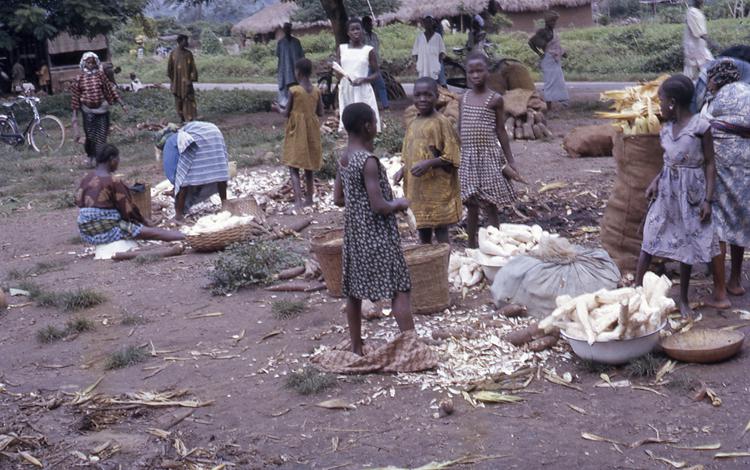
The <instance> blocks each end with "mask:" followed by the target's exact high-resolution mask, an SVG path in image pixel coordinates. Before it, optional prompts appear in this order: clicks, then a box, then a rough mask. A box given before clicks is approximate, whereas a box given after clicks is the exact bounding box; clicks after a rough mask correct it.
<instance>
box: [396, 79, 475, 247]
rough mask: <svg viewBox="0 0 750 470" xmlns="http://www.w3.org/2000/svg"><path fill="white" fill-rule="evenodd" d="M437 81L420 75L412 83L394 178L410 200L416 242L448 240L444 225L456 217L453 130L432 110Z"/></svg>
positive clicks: (456, 162) (457, 155) (456, 155)
mask: <svg viewBox="0 0 750 470" xmlns="http://www.w3.org/2000/svg"><path fill="white" fill-rule="evenodd" d="M437 99H438V88H437V82H436V81H435V80H433V79H432V78H429V77H423V78H420V79H419V80H417V81H416V82H415V83H414V106H415V107H416V108H417V111H418V113H419V114H418V115H417V117H416V119H414V121H413V122H412V123H411V124H409V127H408V128H407V129H406V135H405V136H404V144H403V149H402V152H401V158H402V159H403V162H404V166H403V167H402V168H401V169H400V170H399V171H398V172H397V173H396V175H395V176H394V182H395V183H398V182H399V181H400V180H401V179H402V178H403V180H404V196H405V197H406V198H407V199H409V200H410V201H411V209H412V211H413V212H414V218H415V219H416V220H417V230H418V232H419V240H420V242H422V243H424V244H429V243H432V235H433V232H434V234H435V238H436V239H437V241H438V243H450V240H449V237H448V226H449V225H451V224H455V223H457V222H458V220H459V218H460V217H461V187H460V184H459V181H458V165H459V161H460V155H461V150H460V148H459V144H458V134H457V133H456V130H455V128H454V127H453V124H451V122H450V120H448V118H447V117H445V116H443V115H442V114H441V113H439V112H437V111H436V110H435V103H436V102H437Z"/></svg>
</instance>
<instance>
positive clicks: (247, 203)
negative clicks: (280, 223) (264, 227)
mask: <svg viewBox="0 0 750 470" xmlns="http://www.w3.org/2000/svg"><path fill="white" fill-rule="evenodd" d="M226 210H228V211H229V212H230V213H231V214H232V215H236V216H240V217H244V216H247V215H252V216H253V220H255V221H256V222H258V223H262V222H265V220H266V214H265V212H263V209H261V208H260V207H258V203H257V202H256V201H255V198H254V197H253V196H247V197H242V198H238V199H227V202H226Z"/></svg>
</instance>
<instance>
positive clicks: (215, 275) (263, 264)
mask: <svg viewBox="0 0 750 470" xmlns="http://www.w3.org/2000/svg"><path fill="white" fill-rule="evenodd" d="M301 262H302V258H301V257H300V256H299V255H297V254H295V253H293V252H291V251H290V250H288V249H285V248H283V247H282V246H281V245H280V244H278V243H276V242H249V243H235V244H234V245H232V246H230V247H229V248H227V249H226V250H225V251H224V252H223V253H221V254H219V257H218V258H217V259H216V260H215V261H214V269H213V271H211V273H210V274H209V277H210V282H209V287H210V288H211V292H212V293H213V294H214V295H222V294H228V293H230V292H236V291H237V290H238V289H240V288H241V287H245V286H249V285H254V284H268V283H269V282H271V281H272V280H273V275H274V274H276V273H278V272H279V271H281V270H283V269H287V268H291V267H293V266H298V265H299V264H300V263H301Z"/></svg>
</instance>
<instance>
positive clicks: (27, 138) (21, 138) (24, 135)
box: [0, 96, 41, 145]
mask: <svg viewBox="0 0 750 470" xmlns="http://www.w3.org/2000/svg"><path fill="white" fill-rule="evenodd" d="M18 99H19V100H23V101H24V102H25V103H26V104H28V105H29V106H30V107H31V111H32V112H33V113H34V117H33V118H32V119H30V120H29V123H28V124H26V129H25V130H24V131H23V132H19V131H20V129H19V127H18V120H17V119H16V114H15V113H14V112H13V108H12V107H11V108H9V110H8V114H0V119H3V118H5V119H7V120H8V122H10V124H11V126H12V127H13V129H14V130H15V131H16V132H15V133H14V134H0V140H1V141H3V142H5V143H6V144H8V145H21V144H22V143H24V142H26V143H27V144H28V145H31V126H33V125H34V124H35V123H38V122H39V121H40V120H41V117H40V116H39V110H37V109H36V105H35V104H34V101H35V100H38V98H33V97H27V96H19V97H18ZM18 103H20V101H17V102H16V104H18Z"/></svg>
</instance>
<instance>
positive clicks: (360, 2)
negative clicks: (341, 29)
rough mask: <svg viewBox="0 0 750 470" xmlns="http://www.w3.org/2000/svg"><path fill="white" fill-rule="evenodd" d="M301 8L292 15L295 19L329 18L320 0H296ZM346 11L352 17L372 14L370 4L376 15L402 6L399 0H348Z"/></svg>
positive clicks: (307, 20) (316, 19)
mask: <svg viewBox="0 0 750 470" xmlns="http://www.w3.org/2000/svg"><path fill="white" fill-rule="evenodd" d="M296 2H297V5H299V7H300V8H299V10H297V12H296V13H295V14H294V16H292V19H293V20H294V21H300V22H314V21H325V20H327V19H328V17H327V16H326V13H325V10H324V9H323V5H322V4H321V2H320V0H296ZM344 5H345V6H346V13H347V14H348V15H349V17H350V18H353V17H358V18H361V17H363V16H369V15H370V5H372V10H373V11H374V12H375V15H380V14H382V13H388V12H391V11H396V10H397V9H398V8H399V7H400V6H401V2H400V1H399V0H370V1H369V5H368V1H367V0H346V1H345V2H344Z"/></svg>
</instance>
